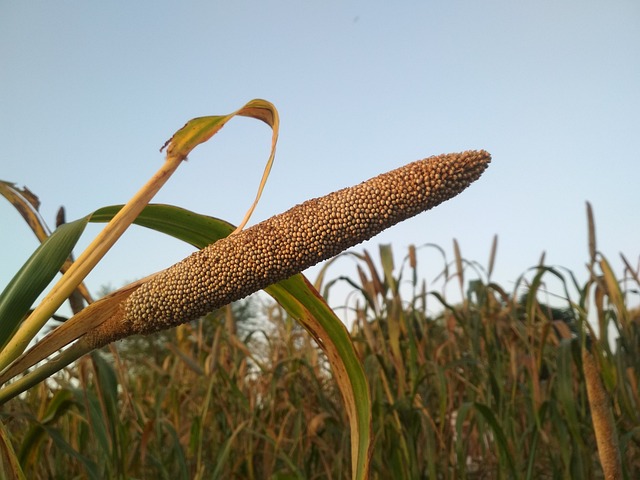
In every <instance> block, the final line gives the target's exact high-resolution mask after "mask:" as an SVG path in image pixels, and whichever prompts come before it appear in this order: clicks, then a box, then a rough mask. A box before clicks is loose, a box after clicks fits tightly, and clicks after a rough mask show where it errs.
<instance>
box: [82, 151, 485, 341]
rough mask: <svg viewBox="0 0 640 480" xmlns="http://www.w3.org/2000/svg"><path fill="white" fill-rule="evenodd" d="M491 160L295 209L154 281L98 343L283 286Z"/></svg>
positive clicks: (458, 185)
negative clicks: (260, 291)
mask: <svg viewBox="0 0 640 480" xmlns="http://www.w3.org/2000/svg"><path fill="white" fill-rule="evenodd" d="M490 161H491V156H490V155H489V154H488V153H487V152H485V151H483V150H480V151H467V152H463V153H456V154H445V155H439V156H434V157H430V158H427V159H424V160H420V161H417V162H413V163H410V164H409V165H406V166H404V167H401V168H398V169H396V170H392V171H391V172H388V173H384V174H382V175H379V176H377V177H374V178H372V179H370V180H368V181H366V182H363V183H361V184H359V185H356V186H354V187H350V188H345V189H342V190H339V191H337V192H333V193H330V194H329V195H326V196H324V197H321V198H314V199H312V200H308V201H306V202H304V203H302V204H300V205H296V206H295V207H293V208H292V209H290V210H288V211H286V212H284V213H282V214H280V215H276V216H274V217H271V218H269V219H267V220H265V221H263V222H261V223H259V224H257V225H255V226H253V227H251V228H248V229H246V230H243V231H241V232H239V233H237V234H235V235H231V236H229V237H227V238H224V239H222V240H219V241H217V242H215V243H213V244H211V245H209V246H207V247H206V248H204V249H202V250H200V251H198V252H195V253H194V254H192V255H190V256H189V257H187V258H185V259H184V260H182V261H181V262H178V263H177V264H175V265H173V266H172V267H170V268H168V269H167V270H165V271H163V272H161V273H159V274H158V275H156V276H155V277H153V278H152V279H151V280H150V281H148V282H147V283H145V284H143V285H142V286H141V287H140V288H138V290H136V291H135V292H134V293H133V294H132V295H131V296H130V297H129V299H128V300H127V301H126V304H125V305H124V312H122V319H121V320H120V321H119V322H118V323H119V325H118V326H117V328H114V326H113V325H111V326H109V325H105V324H103V326H102V328H98V330H103V331H102V332H101V333H100V332H95V334H96V335H97V337H96V339H95V340H96V341H98V342H99V343H100V344H102V345H104V344H106V343H109V342H111V341H113V340H116V339H117V338H123V337H124V336H128V335H132V334H140V333H142V334H147V333H152V332H156V331H159V330H163V329H166V328H169V327H173V326H177V325H180V324H182V323H185V322H189V321H191V320H194V319H196V318H198V317H200V316H202V315H205V314H207V313H209V312H211V311H213V310H215V309H217V308H220V307H222V306H224V305H226V304H228V303H230V302H233V301H235V300H239V299H241V298H244V297H246V296H247V295H250V294H251V293H253V292H256V291H258V290H261V289H263V288H265V287H267V286H269V285H271V284H273V283H276V282H278V281H280V280H284V279H286V278H288V277H290V276H292V275H294V274H296V273H299V272H301V271H303V270H305V269H307V268H309V267H311V266H312V265H315V264H317V263H319V262H321V261H323V260H327V259H329V258H331V257H333V256H335V255H337V254H339V253H340V252H342V251H344V250H346V249H348V248H351V247H353V246H354V245H357V244H359V243H361V242H363V241H365V240H368V239H369V238H371V237H373V236H374V235H377V234H378V233H380V232H381V231H383V230H385V229H386V228H389V227H390V226H392V225H395V224H396V223H398V222H400V221H402V220H405V219H407V218H409V217H412V216H414V215H416V214H418V213H420V212H423V211H425V210H429V209H430V208H433V207H435V206H436V205H438V204H440V203H442V202H444V201H446V200H448V199H450V198H452V197H454V196H455V195H457V194H458V193H460V192H461V191H462V190H464V189H465V188H466V187H467V186H469V184H471V183H472V182H473V181H475V180H477V179H478V178H479V177H480V175H481V174H482V172H484V170H485V169H486V168H487V166H488V164H489V162H490ZM106 323H110V322H106ZM106 330H109V331H106Z"/></svg>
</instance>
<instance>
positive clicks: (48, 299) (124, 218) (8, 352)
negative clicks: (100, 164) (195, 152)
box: [0, 155, 185, 371]
mask: <svg viewBox="0 0 640 480" xmlns="http://www.w3.org/2000/svg"><path fill="white" fill-rule="evenodd" d="M184 158H185V157H183V156H175V155H167V158H166V160H165V162H164V164H163V165H162V166H161V167H160V169H159V170H158V171H157V172H156V173H155V174H154V175H153V176H152V177H151V178H150V179H149V181H148V182H147V183H146V184H145V185H144V186H143V187H142V188H141V189H140V190H139V191H138V193H136V194H135V195H134V196H133V197H132V198H131V199H130V200H129V201H128V202H127V204H126V205H125V206H124V207H123V208H122V210H120V212H118V214H117V215H116V216H115V217H113V219H112V220H111V221H110V222H109V223H108V224H107V225H106V226H105V227H104V229H102V231H101V232H100V233H99V234H98V236H96V238H95V239H94V240H93V241H92V242H91V244H90V245H89V246H88V247H87V248H86V249H85V250H84V251H83V252H82V254H81V255H80V256H79V257H78V259H77V260H76V261H75V262H74V263H73V264H72V265H71V266H70V267H69V269H68V270H67V272H66V273H65V274H64V275H63V276H62V278H61V279H60V280H59V281H58V283H56V285H55V286H54V287H53V288H52V289H51V291H50V292H49V293H48V294H47V295H46V296H45V297H44V299H43V300H42V301H41V302H40V304H39V305H38V306H37V307H36V308H35V309H34V310H33V312H32V313H31V315H29V316H28V317H27V319H26V320H25V321H24V322H23V324H22V325H21V327H20V329H19V330H18V331H17V332H16V334H15V335H14V336H13V338H11V340H9V342H8V343H7V345H6V347H5V348H4V349H3V350H2V351H1V352H0V371H2V370H4V369H5V368H6V367H7V366H8V365H9V364H10V363H11V362H12V361H13V360H15V359H16V358H17V357H18V356H19V355H20V354H21V353H22V352H24V351H25V349H26V348H27V346H28V345H29V342H30V341H31V340H32V339H33V338H34V337H35V336H36V335H37V333H38V332H39V331H40V330H41V329H42V327H43V326H44V324H45V323H46V322H47V320H49V318H50V317H51V316H52V315H53V314H54V313H55V312H56V310H57V309H58V308H59V307H60V305H62V304H63V303H64V301H65V300H66V299H67V298H69V296H70V295H71V293H72V292H73V291H74V290H75V288H76V287H77V286H78V285H79V284H80V283H81V282H82V281H83V280H84V279H85V277H86V276H87V275H88V274H89V272H90V271H91V270H92V269H93V268H94V267H95V266H96V265H97V263H98V262H99V261H100V260H101V259H102V257H104V255H105V254H106V253H107V252H108V251H109V249H110V248H111V247H112V246H113V245H114V243H115V242H116V241H117V240H118V238H120V236H121V235H122V234H123V233H124V231H125V230H126V229H127V228H129V225H131V223H133V221H134V220H135V218H136V217H137V216H138V215H139V214H140V212H141V211H142V210H143V209H144V207H146V206H147V204H148V203H149V202H150V201H151V199H152V198H153V197H154V196H155V194H156V193H157V192H158V190H160V188H162V186H163V185H164V184H165V183H166V182H167V180H168V179H169V177H171V175H172V174H173V173H174V172H175V171H176V169H177V168H178V166H179V165H180V163H181V162H182V160H184Z"/></svg>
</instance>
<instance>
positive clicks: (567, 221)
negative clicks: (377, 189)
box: [0, 0, 640, 293]
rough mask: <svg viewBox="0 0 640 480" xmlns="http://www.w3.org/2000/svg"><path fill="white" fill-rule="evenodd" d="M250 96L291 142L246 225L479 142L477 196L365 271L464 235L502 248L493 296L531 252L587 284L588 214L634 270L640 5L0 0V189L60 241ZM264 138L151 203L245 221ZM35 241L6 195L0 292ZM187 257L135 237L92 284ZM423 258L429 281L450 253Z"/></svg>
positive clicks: (254, 138) (233, 138) (417, 223)
mask: <svg viewBox="0 0 640 480" xmlns="http://www.w3.org/2000/svg"><path fill="white" fill-rule="evenodd" d="M253 98H263V99H266V100H269V101H270V102H272V103H273V104H275V106H276V107H277V108H278V111H279V113H280V119H281V130H280V140H279V143H278V148H277V156H276V160H275V164H274V167H273V169H272V173H271V177H270V179H269V182H268V183H267V186H266V188H265V191H264V194H263V197H262V200H261V203H260V205H259V206H258V208H257V210H256V212H255V213H254V216H253V217H252V220H251V223H252V224H253V223H257V222H259V221H260V220H264V219H266V218H268V217H270V216H272V215H275V214H277V213H280V212H283V211H285V210H287V209H288V208H290V207H292V206H293V205H295V204H298V203H300V202H302V201H304V200H307V199H309V198H312V197H317V196H321V195H324V194H327V193H329V192H331V191H334V190H337V189H340V188H343V187H346V186H350V185H354V184H357V183H360V182H361V181H363V180H366V179H368V178H371V177H373V176H375V175H377V174H379V173H382V172H385V171H388V170H391V169H394V168H396V167H399V166H402V165H404V164H406V163H409V162H412V161H414V160H418V159H421V158H424V157H428V156H431V155H436V154H440V153H447V152H458V151H463V150H469V149H480V148H482V149H486V150H488V151H489V152H490V153H491V154H492V157H493V161H492V164H491V166H490V167H489V169H488V170H487V171H486V172H485V174H484V175H483V176H482V178H481V179H480V180H479V181H477V182H476V183H474V184H473V185H472V186H471V187H470V188H469V189H467V190H466V191H465V192H463V193H462V194H461V195H460V196H458V197H456V198H454V199H452V200H450V201H448V202H446V203H445V204H443V205H440V206H439V207H437V208H435V209H434V210H432V211H429V212H426V213H423V214H420V215H418V216H417V217H415V218H412V219H409V220H407V221H405V222H403V223H401V224H399V225H396V226H395V227H393V228H391V229H389V230H387V231H385V232H383V233H382V234H380V235H378V236H377V237H375V238H374V239H372V240H371V241H369V242H367V243H365V244H363V245H360V246H358V247H356V248H355V251H362V249H363V248H366V249H367V250H368V251H369V252H371V254H372V255H373V256H374V257H377V255H378V245H380V244H387V243H391V244H392V246H393V249H394V252H395V254H396V258H397V263H398V264H399V263H400V261H401V260H402V258H403V257H404V256H405V254H406V252H407V247H408V246H409V245H410V244H415V245H424V244H437V245H439V246H441V247H442V248H443V249H444V250H445V252H446V253H447V256H448V259H449V260H451V259H452V258H453V248H452V241H453V239H454V238H455V239H457V241H458V243H459V245H460V249H461V252H462V256H463V257H465V258H466V259H468V260H471V261H476V262H478V264H480V265H483V266H485V267H486V265H487V262H488V258H489V252H490V247H491V242H492V240H493V237H494V235H497V236H498V250H497V258H496V264H495V268H494V273H493V277H492V280H494V281H496V282H497V283H499V284H501V285H502V286H503V287H504V288H505V289H507V290H509V289H510V288H512V287H514V286H515V281H516V280H517V278H518V277H519V276H520V275H522V274H523V273H525V272H526V271H527V269H529V268H530V267H532V266H534V265H536V264H537V263H538V261H539V258H540V256H541V254H542V252H545V254H546V256H545V259H546V263H547V264H549V265H558V266H562V267H565V268H567V269H569V270H571V271H573V272H574V273H575V274H576V276H577V277H578V278H579V279H580V281H581V282H586V280H587V278H588V274H587V270H586V268H585V264H586V262H587V261H588V249H587V222H586V214H585V202H586V201H589V202H591V204H592V205H593V208H594V212H595V219H596V228H597V236H598V248H599V249H600V250H601V251H602V252H603V253H604V254H605V255H606V256H607V258H608V259H609V260H610V261H611V263H612V265H613V267H614V269H615V270H616V272H617V274H618V275H619V276H621V275H622V272H623V267H622V262H621V261H620V257H619V253H620V252H622V253H624V255H625V256H626V257H627V258H628V259H630V261H631V263H632V264H633V265H637V264H638V259H639V256H640V242H639V240H640V222H638V207H639V203H640V202H639V198H640V197H639V195H638V186H639V179H640V121H639V118H638V115H639V113H638V112H640V4H639V3H638V2H637V1H635V0H629V1H609V2H596V1H590V0H586V1H584V0H582V1H560V2H558V1H537V2H514V1H512V0H502V1H482V2H478V1H450V0H447V1H440V0H434V1H422V2H418V1H405V2H382V1H357V2H338V1H322V2H321V1H308V0H306V1H300V0H296V1H275V0H274V1H244V0H241V1H235V2H218V1H184V2H169V1H164V0H154V1H137V2H71V1H59V2H49V1H29V2H19V1H11V0H0V145H2V150H1V151H0V179H2V180H5V181H10V182H15V183H16V184H18V185H19V186H23V185H26V186H27V187H28V188H29V189H30V190H31V191H33V192H34V193H35V194H36V195H38V196H39V198H40V200H41V202H42V206H41V213H42V215H43V217H44V218H45V220H46V221H47V222H48V223H49V224H50V225H51V226H53V225H54V223H55V214H56V211H57V209H58V208H59V206H61V205H63V206H64V207H65V208H66V212H67V219H68V220H74V219H76V218H79V217H82V216H84V215H87V214H89V213H90V212H92V211H94V210H96V209H98V208H100V207H102V206H106V205H113V204H119V203H124V202H126V201H127V200H128V199H129V198H130V197H131V196H132V195H133V194H134V193H135V192H136V191H137V190H138V189H139V188H140V187H141V186H142V185H143V184H144V183H145V182H146V180H147V179H148V178H149V177H150V176H151V175H152V174H153V173H154V172H155V171H156V169H157V168H158V167H159V166H160V165H161V164H162V162H163V155H162V154H161V153H160V152H159V148H160V146H162V144H163V143H164V142H165V140H167V139H168V138H169V137H171V135H172V134H173V133H174V132H175V131H176V130H177V129H179V128H180V127H181V126H182V125H183V124H184V123H185V122H186V121H188V120H189V119H191V118H194V117H198V116H204V115H221V114H226V113H230V112H232V111H234V110H236V109H237V108H239V107H241V106H242V105H244V104H245V103H246V102H247V101H249V100H251V99H253ZM270 142H271V132H270V130H269V128H268V127H267V126H266V125H264V124H263V123H261V122H258V121H255V120H251V119H246V118H238V119H234V120H232V121H231V122H230V123H229V124H228V125H227V126H226V127H225V128H224V129H223V130H222V131H221V132H220V133H219V134H218V135H216V136H215V137H214V138H213V139H212V140H210V141H209V142H208V143H207V144H206V145H203V146H200V147H198V148H197V149H196V150H195V151H194V152H193V153H192V154H191V155H190V157H189V161H188V162H186V163H184V164H183V165H182V166H181V168H180V169H179V170H178V172H177V173H176V174H175V175H174V176H173V177H172V178H171V179H170V180H169V182H168V184H167V185H166V186H165V188H164V189H163V190H162V191H161V192H160V193H159V194H158V195H157V196H156V198H155V199H154V202H157V203H168V204H173V205H178V206H181V207H183V208H187V209H190V210H194V211H196V212H198V213H203V214H207V215H212V216H216V217H220V218H223V219H225V220H228V221H230V222H233V223H238V222H239V221H240V220H241V219H242V217H243V216H244V213H245V211H246V210H247V209H248V207H249V205H250V204H251V202H252V201H253V198H254V195H255V191H256V188H257V185H258V182H259V179H260V176H261V174H262V169H263V167H264V163H265V162H266V160H267V158H268V155H269V147H270ZM99 228H101V226H100V227H98V226H90V228H88V229H87V232H86V233H85V235H84V236H83V238H82V239H81V242H80V244H79V246H78V248H77V249H76V251H75V253H76V255H77V254H78V253H79V252H80V250H81V248H82V247H83V246H86V245H87V244H88V243H89V242H90V240H91V238H92V237H93V236H95V235H96V234H97V232H98V231H99ZM36 247H37V240H36V238H35V236H34V235H33V234H32V233H31V232H30V230H29V229H28V227H27V226H26V224H25V223H24V222H23V220H22V219H21V217H20V216H19V215H18V214H17V212H16V211H15V210H14V209H13V207H11V205H10V204H9V203H8V202H6V201H4V200H3V199H0V289H2V288H4V286H5V285H6V284H7V283H8V282H9V280H10V279H11V277H12V276H13V275H14V274H15V272H17V270H18V269H19V268H20V266H21V265H22V264H23V263H24V261H26V259H27V258H28V257H29V255H30V254H31V253H32V252H33V250H34V249H35V248H36ZM191 251H192V248H191V247H189V246H187V245H184V244H181V243H179V242H178V241H176V240H173V239H170V238H167V237H163V236H162V235H160V234H157V233H154V232H150V231H145V230H143V229H141V228H138V227H133V228H132V229H131V230H130V231H129V232H127V233H126V234H125V236H124V237H123V238H122V239H121V241H119V242H118V244H117V245H116V246H115V247H114V249H113V250H112V251H111V252H109V254H108V255H107V256H106V257H105V258H104V260H103V261H102V262H101V264H100V265H98V267H97V268H96V269H95V270H94V271H93V272H92V273H91V275H90V276H89V277H88V279H87V285H88V286H89V288H90V290H91V291H92V292H94V293H97V292H98V291H99V290H100V289H101V288H102V287H104V286H111V287H119V286H121V285H123V284H125V283H127V282H129V281H132V280H135V279H138V278H141V277H143V276H145V275H148V274H150V273H152V272H155V271H158V270H160V269H163V268H166V267H167V266H169V265H171V264H173V263H175V262H176V261H178V260H180V259H181V258H183V257H185V256H186V255H188V254H189V253H190V252H191ZM419 252H420V253H419V257H418V262H419V268H420V273H421V275H423V276H424V278H426V279H427V280H428V281H431V280H433V279H434V277H436V276H437V275H438V273H439V272H440V271H441V270H442V267H443V263H442V259H441V257H440V256H439V254H438V253H437V251H436V250H435V249H429V248H423V249H421V250H420V251H419ZM317 272H318V268H315V269H311V270H309V271H307V272H306V273H307V274H308V275H309V277H310V278H311V279H314V278H315V275H316V274H317ZM332 272H333V275H332ZM340 274H346V275H351V276H354V275H355V269H354V264H353V261H351V260H348V259H344V260H340V261H339V262H337V263H336V264H335V265H334V266H332V267H331V269H330V270H329V274H328V275H329V277H332V276H338V275H340ZM469 275H470V276H471V278H473V276H474V275H473V272H472V271H469ZM549 288H550V289H553V288H557V285H556V286H555V287H554V286H553V285H549Z"/></svg>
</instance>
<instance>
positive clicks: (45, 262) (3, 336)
mask: <svg viewBox="0 0 640 480" xmlns="http://www.w3.org/2000/svg"><path fill="white" fill-rule="evenodd" d="M87 221H88V217H85V218H81V219H79V220H76V221H75V222H71V223H66V224H64V225H62V226H60V227H59V228H58V229H56V231H54V232H53V233H52V234H51V236H49V237H48V238H47V239H46V240H45V241H44V242H43V243H42V244H41V245H40V246H39V247H38V248H37V249H36V251H35V252H33V254H32V255H31V257H30V258H29V260H27V262H26V263H25V264H24V265H23V266H22V268H21V269H20V270H19V271H18V273H16V275H15V276H14V277H13V278H12V279H11V281H10V282H9V284H8V285H7V286H6V288H5V289H4V290H3V292H2V293H1V294H0V345H2V346H4V345H6V343H7V342H8V341H9V339H10V338H11V336H12V334H13V332H14V331H15V330H16V328H17V327H18V325H19V324H20V322H21V321H22V319H23V318H24V317H25V315H26V314H27V312H28V311H29V309H30V308H31V306H32V305H33V303H34V302H35V301H36V299H37V298H38V296H39V295H40V294H41V293H42V291H43V290H44V289H45V288H46V287H47V285H49V283H51V280H53V278H54V277H55V276H56V274H57V273H58V272H59V271H60V268H61V267H62V265H63V264H64V262H65V260H66V259H67V258H68V257H69V254H70V253H71V250H73V247H74V246H75V244H76V243H77V241H78V239H79V238H80V235H82V232H83V231H84V228H85V227H86V225H87Z"/></svg>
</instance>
